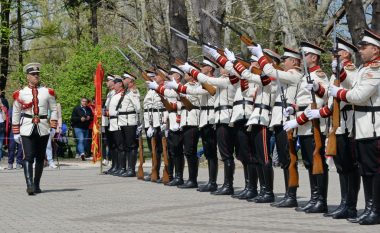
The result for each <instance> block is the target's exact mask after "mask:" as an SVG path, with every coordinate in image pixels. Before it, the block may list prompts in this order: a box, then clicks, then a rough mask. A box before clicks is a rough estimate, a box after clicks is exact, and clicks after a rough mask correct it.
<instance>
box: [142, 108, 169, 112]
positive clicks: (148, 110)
mask: <svg viewBox="0 0 380 233" xmlns="http://www.w3.org/2000/svg"><path fill="white" fill-rule="evenodd" d="M144 111H145V112H165V111H166V109H165V108H160V109H157V108H148V109H144Z"/></svg>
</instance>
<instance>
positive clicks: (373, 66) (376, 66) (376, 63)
mask: <svg viewBox="0 0 380 233" xmlns="http://www.w3.org/2000/svg"><path fill="white" fill-rule="evenodd" d="M379 67H380V62H375V63H372V64H370V65H369V68H371V69H376V70H377V69H379Z"/></svg>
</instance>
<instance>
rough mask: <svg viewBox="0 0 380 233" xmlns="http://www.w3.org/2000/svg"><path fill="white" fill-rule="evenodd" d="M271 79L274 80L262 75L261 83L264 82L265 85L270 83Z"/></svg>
mask: <svg viewBox="0 0 380 233" xmlns="http://www.w3.org/2000/svg"><path fill="white" fill-rule="evenodd" d="M271 81H272V80H271V79H270V77H268V76H262V77H261V83H262V84H263V86H266V85H268V84H270V82H271Z"/></svg>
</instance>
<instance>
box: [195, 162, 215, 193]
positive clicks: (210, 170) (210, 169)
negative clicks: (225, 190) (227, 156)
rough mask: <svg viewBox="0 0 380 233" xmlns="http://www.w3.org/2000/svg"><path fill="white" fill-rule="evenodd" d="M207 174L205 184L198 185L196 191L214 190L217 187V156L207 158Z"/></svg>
mask: <svg viewBox="0 0 380 233" xmlns="http://www.w3.org/2000/svg"><path fill="white" fill-rule="evenodd" d="M208 176H209V180H208V183H207V184H206V185H203V186H200V187H199V188H198V189H197V191H199V192H214V191H216V190H217V189H218V185H217V184H216V178H217V177H218V158H212V159H209V160H208Z"/></svg>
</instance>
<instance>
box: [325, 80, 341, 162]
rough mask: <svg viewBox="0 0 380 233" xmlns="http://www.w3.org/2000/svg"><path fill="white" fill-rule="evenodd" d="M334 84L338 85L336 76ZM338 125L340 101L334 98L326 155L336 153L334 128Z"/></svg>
mask: <svg viewBox="0 0 380 233" xmlns="http://www.w3.org/2000/svg"><path fill="white" fill-rule="evenodd" d="M334 85H336V86H340V82H339V79H338V78H335V80H334ZM339 126H340V101H339V100H338V99H337V98H334V102H333V113H332V127H331V130H330V131H329V135H328V140H327V148H326V155H331V156H335V155H336V130H337V129H338V128H339Z"/></svg>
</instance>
